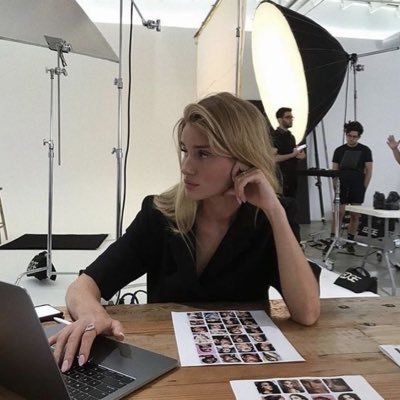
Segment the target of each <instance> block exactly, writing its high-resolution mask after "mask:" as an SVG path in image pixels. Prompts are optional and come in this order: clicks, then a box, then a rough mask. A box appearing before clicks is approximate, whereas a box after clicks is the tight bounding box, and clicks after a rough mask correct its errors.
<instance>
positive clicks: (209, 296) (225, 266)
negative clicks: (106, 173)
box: [50, 93, 320, 371]
mask: <svg viewBox="0 0 400 400" xmlns="http://www.w3.org/2000/svg"><path fill="white" fill-rule="evenodd" d="M177 139H178V144H179V150H180V154H181V156H180V168H181V180H180V182H179V183H178V184H177V185H176V186H174V187H173V188H172V189H170V190H168V191H166V192H165V193H162V194H161V195H158V196H154V197H153V196H149V197H146V198H145V199H144V201H143V204H142V209H141V211H140V212H139V214H138V215H137V216H136V218H135V220H134V221H133V222H132V224H131V225H130V226H129V227H128V229H127V231H126V233H125V235H123V236H122V237H121V238H120V239H119V240H117V241H116V242H115V243H114V244H113V245H111V246H110V247H109V248H108V249H107V250H106V251H105V252H104V253H103V254H102V255H101V256H100V257H99V258H98V259H97V260H95V261H94V262H93V263H92V264H91V265H90V266H89V267H88V268H87V269H86V270H85V273H84V274H82V275H81V276H80V277H79V278H78V279H77V280H76V281H75V282H74V283H72V285H71V286H70V287H69V288H68V292H67V297H66V302H67V306H68V309H69V312H70V314H71V316H72V317H73V318H74V319H75V322H74V323H73V324H71V325H69V326H67V327H66V328H64V329H63V330H62V331H61V332H60V333H58V334H57V335H56V336H54V337H52V338H50V343H51V344H54V343H55V344H56V348H55V353H54V354H55V357H56V360H57V361H58V362H59V363H60V365H61V369H62V371H67V370H68V369H69V368H70V367H71V363H72V361H73V359H74V355H75V354H78V356H79V357H78V361H79V364H81V365H82V364H84V363H85V362H86V361H87V359H88V356H89V352H90V348H91V345H92V343H93V340H94V339H95V337H96V335H100V334H106V335H113V336H115V337H116V338H117V339H120V340H123V337H124V336H123V330H122V326H121V324H120V322H119V321H116V320H113V319H112V318H111V317H110V316H109V315H108V314H107V312H106V311H105V310H104V309H103V307H102V306H101V305H100V298H101V297H103V298H105V299H109V298H111V297H112V296H113V295H114V294H115V293H116V292H117V291H118V290H119V289H121V288H122V287H124V286H125V285H127V284H128V283H129V282H131V281H133V280H135V279H137V278H139V277H140V276H141V275H143V274H146V273H147V290H148V301H149V302H188V301H190V302H196V301H197V302H199V301H237V302H239V301H266V300H268V288H269V287H270V286H274V287H275V288H276V289H278V290H279V291H280V292H281V293H282V295H283V297H284V299H285V302H286V304H287V306H288V309H289V311H290V314H291V317H292V319H293V320H294V321H296V322H298V323H300V324H304V325H311V324H313V323H314V322H315V321H316V320H317V319H318V317H319V312H320V305H319V289H318V281H317V279H316V277H315V275H314V273H313V271H312V269H311V268H310V265H309V263H308V262H307V260H306V258H305V257H304V255H303V252H302V251H301V249H300V247H299V244H298V239H299V237H298V232H299V230H298V225H297V224H296V223H295V222H294V220H293V208H291V207H290V206H289V205H288V204H287V203H286V202H285V201H284V200H281V199H280V198H279V197H278V196H277V195H276V193H277V192H278V191H279V188H278V184H277V181H276V175H275V160H274V155H273V150H272V146H271V143H270V140H269V133H268V130H267V128H266V124H265V120H264V118H263V116H262V115H261V113H260V112H259V111H258V110H257V109H256V108H255V107H254V106H253V105H252V104H250V103H249V102H247V101H244V100H241V99H239V98H237V97H235V96H233V95H231V94H229V93H219V94H217V95H214V96H210V97H207V98H205V99H203V100H201V101H199V102H198V103H194V104H189V105H188V106H187V107H186V108H185V110H184V112H183V117H182V119H181V120H180V121H179V122H178V124H177ZM316 275H318V273H317V272H316Z"/></svg>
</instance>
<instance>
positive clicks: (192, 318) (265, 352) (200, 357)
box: [172, 310, 304, 367]
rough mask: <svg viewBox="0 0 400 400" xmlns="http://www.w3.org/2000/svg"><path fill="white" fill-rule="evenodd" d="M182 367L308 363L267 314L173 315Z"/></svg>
mask: <svg viewBox="0 0 400 400" xmlns="http://www.w3.org/2000/svg"><path fill="white" fill-rule="evenodd" d="M172 321H173V323H174V330H175V337H176V342H177V345H178V351H179V358H180V362H181V366H183V367H188V366H201V365H224V364H225V365H226V364H267V363H275V362H290V361H304V359H303V358H302V357H301V356H300V354H299V353H298V352H297V351H296V349H295V348H294V347H293V346H292V345H291V344H290V342H289V341H288V340H287V339H286V338H285V336H283V334H282V332H281V331H280V330H279V328H278V327H277V326H276V325H275V324H274V323H273V322H272V321H271V319H270V318H269V317H268V316H267V314H266V313H265V311H262V310H256V311H197V312H173V313H172Z"/></svg>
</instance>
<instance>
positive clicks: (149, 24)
mask: <svg viewBox="0 0 400 400" xmlns="http://www.w3.org/2000/svg"><path fill="white" fill-rule="evenodd" d="M123 3H124V1H123V0H120V8H119V75H118V78H115V80H114V84H115V85H116V86H117V89H118V139H117V148H115V147H114V148H113V150H112V154H115V157H116V161H117V206H116V214H117V218H116V235H115V236H116V239H119V238H120V237H121V236H122V225H123V219H124V207H125V197H126V194H125V192H126V182H125V181H126V177H125V179H124V187H125V190H124V196H123V197H124V200H123V202H122V201H121V199H122V180H123V179H122V176H123V172H122V159H123V157H124V156H123V151H122V89H123V80H122V26H123V24H122V20H123ZM132 6H133V7H135V9H136V12H137V13H138V15H139V17H140V19H141V21H142V24H143V26H145V27H146V28H147V29H155V30H156V31H157V32H160V31H161V21H160V20H159V19H157V20H156V21H154V20H151V19H148V20H145V19H144V18H143V16H142V13H141V12H140V10H139V8H138V7H137V5H136V3H135V1H134V0H131V7H132ZM131 17H132V9H131ZM131 23H132V21H131ZM128 107H129V109H128V115H129V113H130V96H129V98H128ZM128 118H129V117H128ZM128 121H130V118H129V120H128ZM128 125H129V122H128ZM127 135H128V143H129V135H130V132H129V129H128V132H127ZM128 151H129V147H128V146H127V149H126V153H127V152H128ZM125 156H127V154H126V155H125ZM126 161H127V160H126V158H125V165H126Z"/></svg>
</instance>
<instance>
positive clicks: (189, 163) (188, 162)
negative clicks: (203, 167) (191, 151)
mask: <svg viewBox="0 0 400 400" xmlns="http://www.w3.org/2000/svg"><path fill="white" fill-rule="evenodd" d="M181 171H182V174H183V175H194V174H195V172H196V171H195V167H194V165H193V160H192V158H191V157H190V156H189V155H186V156H185V157H184V158H183V160H182V163H181Z"/></svg>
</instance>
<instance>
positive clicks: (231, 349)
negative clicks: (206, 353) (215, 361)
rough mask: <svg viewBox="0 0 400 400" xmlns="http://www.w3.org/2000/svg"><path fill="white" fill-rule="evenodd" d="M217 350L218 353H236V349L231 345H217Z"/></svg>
mask: <svg viewBox="0 0 400 400" xmlns="http://www.w3.org/2000/svg"><path fill="white" fill-rule="evenodd" d="M217 352H218V353H220V354H224V353H236V350H235V348H234V347H233V346H217Z"/></svg>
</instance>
